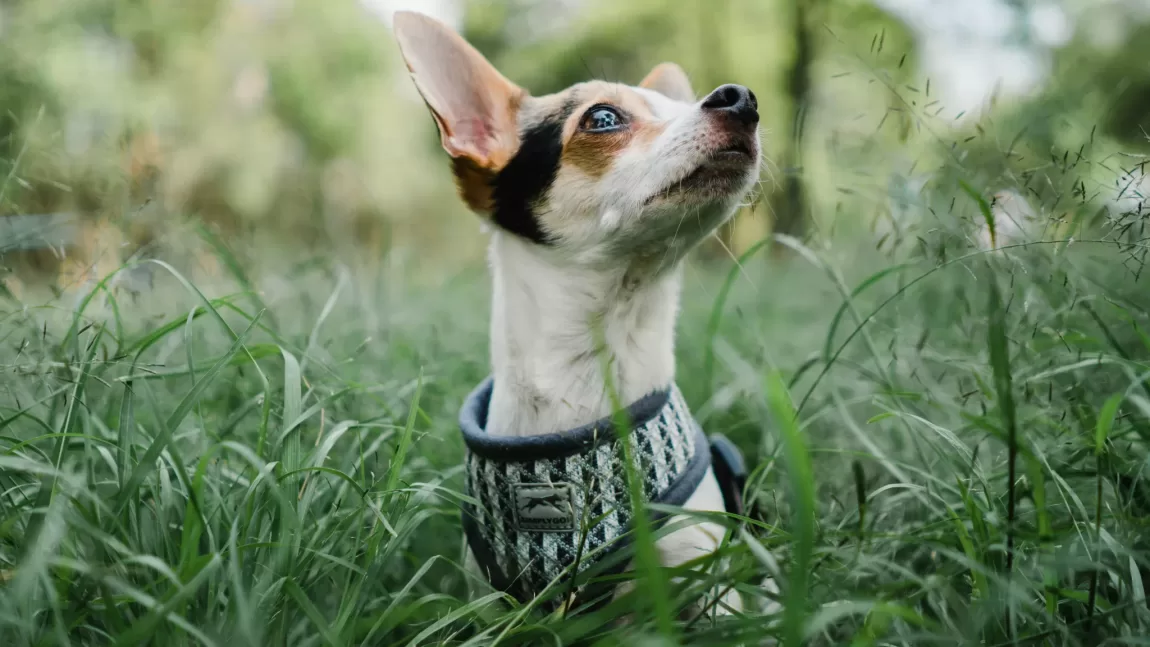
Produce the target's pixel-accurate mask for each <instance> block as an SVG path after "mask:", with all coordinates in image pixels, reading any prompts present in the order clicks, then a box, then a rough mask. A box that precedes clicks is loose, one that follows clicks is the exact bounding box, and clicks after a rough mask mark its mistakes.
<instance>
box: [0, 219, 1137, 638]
mask: <svg viewBox="0 0 1150 647" xmlns="http://www.w3.org/2000/svg"><path fill="white" fill-rule="evenodd" d="M790 244H792V245H795V246H797V247H796V248H797V249H800V250H801V252H802V253H801V254H797V255H795V256H793V257H792V258H791V259H790V260H788V261H782V262H780V261H764V260H761V259H758V260H757V259H756V258H755V257H749V258H747V259H745V260H744V263H743V268H742V272H744V273H745V275H744V278H743V279H741V280H738V281H735V282H734V284H733V285H730V286H729V287H725V286H726V285H727V284H726V281H725V277H724V276H723V275H722V273H716V272H714V271H712V270H709V269H706V268H700V267H693V268H692V269H691V270H690V271H689V273H688V280H687V284H688V294H687V297H686V299H685V302H686V304H687V306H686V308H685V311H684V315H683V321H682V322H681V340H680V346H679V355H680V363H681V368H680V381H681V384H682V387H683V389H684V391H685V392H686V394H687V396H688V399H689V400H690V401H691V403H692V405H693V407H694V408H695V409H696V411H697V412H698V415H699V418H700V420H701V421H702V422H703V424H704V426H705V427H706V428H707V429H708V430H709V431H718V432H723V433H725V434H727V435H728V436H730V437H732V438H734V439H736V440H737V442H739V443H740V444H741V445H742V446H743V448H744V449H745V450H746V452H747V453H748V455H749V457H750V458H751V460H752V463H753V465H754V466H755V471H754V474H753V475H752V479H751V485H750V486H749V489H748V493H747V500H748V501H749V502H750V511H749V513H748V516H747V517H746V518H744V519H729V520H727V523H728V524H729V525H730V526H731V527H732V529H733V530H734V531H735V532H734V534H733V535H732V537H731V541H730V542H729V543H728V544H727V545H726V547H725V548H724V550H723V555H722V556H723V557H724V558H725V559H724V560H722V561H718V560H716V561H715V562H714V563H711V564H709V566H710V567H711V568H709V570H708V571H707V572H708V573H709V575H706V576H704V577H697V576H696V577H690V576H688V577H684V578H676V579H665V580H664V582H665V583H666V584H665V585H664V587H663V588H662V589H661V592H663V593H665V594H666V602H669V603H672V604H674V605H681V604H684V603H685V602H687V601H688V600H690V599H693V598H695V597H697V596H699V595H701V594H703V593H704V592H706V591H707V590H710V589H712V588H713V587H715V586H718V587H720V588H734V589H735V590H738V591H741V592H742V593H743V594H744V597H745V598H746V600H747V610H744V611H742V612H738V613H734V614H729V615H721V614H719V615H716V614H708V615H707V616H706V617H703V618H696V619H693V620H686V619H684V620H675V621H674V622H673V627H669V626H668V625H667V622H668V618H667V615H666V613H667V611H666V609H665V608H659V607H652V605H651V601H652V599H651V598H650V597H649V596H648V595H647V594H646V593H644V592H645V591H646V589H645V588H644V587H642V586H640V587H638V588H637V591H638V593H637V594H636V595H644V596H647V597H635V596H630V597H624V598H623V599H621V600H619V601H617V602H615V603H613V604H612V605H609V606H608V608H606V609H605V610H601V611H597V612H594V613H590V612H581V611H579V610H575V611H572V612H568V613H556V614H554V615H544V614H542V613H541V612H539V611H537V610H535V609H534V608H533V607H530V606H529V607H520V606H519V605H518V604H517V603H514V602H512V601H510V600H508V599H506V598H505V597H504V596H502V595H499V594H497V593H495V592H492V591H490V590H485V588H484V584H483V583H482V582H476V581H473V580H472V579H471V577H470V576H469V575H468V574H466V573H465V572H463V570H462V569H461V567H460V563H461V559H460V558H461V535H460V531H459V521H458V503H459V502H460V500H461V498H462V496H463V495H462V494H461V493H460V491H461V478H460V465H461V458H462V449H461V443H460V440H459V437H458V434H457V431H456V429H455V422H454V421H455V417H456V410H457V407H458V405H459V402H460V401H461V399H462V397H463V395H464V394H465V393H466V392H467V390H468V389H469V388H470V387H472V386H473V385H474V383H475V382H477V381H478V380H479V379H480V378H481V377H482V376H483V375H484V373H485V369H486V345H485V333H486V330H485V326H486V321H487V319H486V316H485V307H486V306H485V298H484V291H483V289H482V286H481V284H480V283H479V282H478V281H476V280H475V279H474V278H470V276H474V275H475V273H472V274H471V275H470V276H461V277H460V278H458V279H456V280H453V281H448V282H447V283H445V284H443V285H441V286H439V288H438V289H434V290H431V289H420V288H417V287H412V288H411V289H409V290H405V291H402V292H400V293H391V294H389V295H387V296H383V297H381V295H379V294H377V293H373V292H376V288H375V287H374V285H376V282H375V281H374V280H372V279H371V277H354V276H352V277H350V278H349V276H348V275H347V274H343V273H339V272H336V271H334V270H331V271H329V270H325V269H322V268H316V267H314V266H313V268H312V269H310V270H306V271H302V272H301V273H300V275H299V276H298V279H297V282H296V283H295V284H294V285H293V286H292V287H291V289H290V290H289V291H287V292H284V293H281V294H279V295H278V296H277V297H276V298H275V299H267V300H266V301H262V300H256V299H253V298H252V295H251V294H250V293H248V292H245V291H240V292H236V293H233V294H222V295H221V296H214V295H213V296H208V295H205V294H203V293H201V292H200V291H199V290H197V288H196V287H195V286H193V285H192V284H190V283H188V282H186V281H184V280H182V278H181V276H180V274H179V272H178V271H177V270H175V268H172V267H171V266H163V267H160V268H159V269H160V275H159V276H158V279H157V280H158V287H157V290H156V292H155V299H154V300H153V302H152V303H150V305H148V307H150V308H152V311H150V314H149V316H143V314H142V311H143V310H144V308H145V306H144V305H132V304H131V303H129V302H127V301H126V300H123V299H120V300H117V298H118V297H117V293H116V292H115V291H114V290H108V291H103V290H96V291H94V292H93V293H92V295H93V296H92V298H91V299H90V300H88V301H87V302H85V303H82V304H81V305H80V306H79V307H80V309H79V310H75V311H70V310H68V309H66V308H65V307H63V306H62V305H59V304H56V305H51V304H49V305H44V306H31V305H29V304H18V303H15V302H14V301H13V300H11V299H9V300H8V301H6V302H5V303H4V306H3V308H4V312H3V318H2V321H0V339H2V340H3V341H2V343H3V348H4V351H3V357H4V361H3V378H2V380H3V381H2V384H0V468H2V470H0V501H2V508H0V580H2V586H3V589H2V594H0V633H2V634H3V642H4V644H13V645H23V644H29V645H31V644H109V643H114V644H145V643H146V644H163V645H168V644H214V645H221V644H244V645H269V644H293V645H295V644H299V645H303V644H309V645H310V644H339V645H343V644H437V643H447V644H491V643H498V644H545V643H546V644H550V643H554V644H569V643H575V642H593V643H597V644H621V643H626V642H633V641H634V640H636V639H639V638H640V637H643V636H652V637H653V636H656V635H664V636H672V635H673V636H677V639H678V640H684V641H688V642H690V643H691V644H704V645H706V644H710V645H734V644H747V643H758V642H759V641H761V640H763V639H766V638H768V637H772V636H773V637H775V638H777V639H779V640H780V641H783V642H785V643H786V644H825V645H840V644H851V645H880V644H916V645H917V644H987V645H998V644H1057V645H1063V644H1065V645H1098V644H1103V643H1104V642H1106V641H1111V643H1112V644H1141V643H1140V641H1144V638H1142V637H1143V636H1145V635H1146V630H1147V621H1148V620H1150V617H1148V611H1147V607H1146V601H1145V579H1144V578H1145V577H1146V573H1147V568H1148V567H1150V564H1148V563H1147V539H1146V538H1147V537H1148V536H1150V534H1148V528H1147V521H1148V520H1150V486H1148V484H1147V483H1146V479H1145V473H1146V471H1147V468H1148V467H1150V466H1148V464H1147V452H1146V446H1147V445H1146V443H1147V440H1148V438H1147V436H1148V434H1150V398H1148V393H1147V387H1146V385H1145V382H1144V380H1145V378H1146V377H1147V375H1148V374H1150V373H1148V371H1147V368H1148V364H1147V361H1146V358H1147V357H1150V338H1148V337H1147V335H1146V334H1145V331H1146V329H1147V326H1148V325H1150V323H1148V322H1147V320H1146V319H1147V302H1146V297H1145V293H1146V291H1145V289H1144V286H1143V281H1142V280H1140V279H1139V278H1137V277H1136V276H1135V275H1134V274H1133V273H1131V272H1130V271H1129V270H1127V269H1126V268H1124V267H1123V266H1122V265H1121V264H1118V263H1115V262H1114V259H1113V256H1114V245H1113V244H1112V243H1111V244H1103V243H1091V242H1088V241H1080V242H1078V243H1076V244H1075V245H1073V246H1071V247H1070V248H1063V247H1059V246H1056V245H1051V244H1018V245H1017V246H1015V247H1013V248H1011V249H1008V250H1005V251H998V252H979V251H969V252H968V253H967V254H965V255H963V256H958V257H955V258H954V259H952V260H949V261H945V262H942V263H938V262H932V261H928V260H919V261H911V262H908V263H906V264H904V265H902V266H900V268H899V269H898V270H897V271H889V270H884V269H883V265H882V263H880V262H879V259H877V258H876V257H874V256H873V255H872V256H870V257H866V256H865V255H864V256H862V257H858V258H855V259H854V260H852V261H849V263H850V264H851V265H852V266H853V267H867V266H873V267H876V268H877V269H875V270H874V272H873V274H872V276H871V277H870V278H866V277H863V278H861V279H860V280H857V281H855V284H854V285H852V284H851V282H850V281H846V280H845V279H844V280H842V281H840V280H838V279H836V278H835V277H841V276H843V272H842V271H841V269H839V268H836V266H835V265H834V261H832V260H831V258H830V256H829V255H820V254H817V253H815V252H813V251H811V250H810V249H808V248H805V247H798V243H795V242H794V241H791V243H790ZM243 280H244V281H247V280H248V279H243ZM251 280H253V281H255V282H258V278H257V279H251ZM238 281H239V280H238V279H237V282H238ZM860 288H861V289H860ZM316 295H322V298H316ZM720 296H721V297H722V300H721V301H720V300H719V297H720ZM265 298H266V297H265ZM113 302H116V304H117V307H116V308H112V307H110V306H111V305H112V303H113ZM157 302H159V303H157ZM367 303H372V304H374V305H373V306H371V307H372V308H375V309H376V310H375V313H376V315H377V316H376V317H374V318H372V317H368V316H365V312H364V308H365V304H367ZM253 304H259V305H260V309H259V310H255V309H254V308H253ZM156 311H160V312H166V313H167V315H166V316H165V317H162V318H157V317H156V316H154V315H155V314H156V313H157V312H156ZM269 311H274V313H275V315H276V316H275V317H274V319H275V320H277V321H279V322H280V323H279V324H278V325H275V326H273V325H271V324H269V322H270V321H272V320H273V317H270V316H269ZM461 312H470V313H473V314H472V315H469V316H467V317H461V316H460V313H461ZM114 314H116V315H118V316H114ZM824 370H825V372H824ZM705 376H710V379H709V380H708V379H705ZM779 376H781V378H780V377H779ZM800 404H801V408H800ZM796 411H797V412H798V413H797V415H796V413H795V412H796ZM643 572H644V571H640V573H643ZM668 575H687V574H686V573H671V574H668ZM766 576H770V577H773V578H774V579H775V581H776V582H777V583H778V585H779V588H780V589H781V595H780V596H779V601H780V602H781V603H782V604H783V609H784V611H783V612H782V613H779V614H770V615H767V614H764V613H762V612H761V611H760V609H762V608H766V607H767V606H768V602H769V601H770V599H771V598H773V597H774V596H773V594H770V593H768V592H767V590H766V589H763V588H761V587H760V586H759V585H758V584H759V582H761V581H762V579H763V578H764V577H766ZM661 579H662V578H661ZM671 582H675V583H674V584H672V583H671ZM655 609H660V611H659V612H658V613H656V612H655ZM624 614H629V615H630V617H631V622H630V623H629V624H627V625H625V626H616V625H612V624H609V620H610V619H613V618H616V617H619V616H621V615H624Z"/></svg>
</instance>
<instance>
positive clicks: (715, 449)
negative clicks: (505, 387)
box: [459, 378, 746, 608]
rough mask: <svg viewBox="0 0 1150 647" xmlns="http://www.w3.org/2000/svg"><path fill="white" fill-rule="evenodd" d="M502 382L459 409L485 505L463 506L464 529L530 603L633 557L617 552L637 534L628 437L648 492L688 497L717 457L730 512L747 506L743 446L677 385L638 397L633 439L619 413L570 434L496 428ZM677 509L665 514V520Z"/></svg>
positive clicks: (473, 495) (490, 565)
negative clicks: (715, 427) (497, 432)
mask: <svg viewBox="0 0 1150 647" xmlns="http://www.w3.org/2000/svg"><path fill="white" fill-rule="evenodd" d="M493 384H494V382H493V380H492V378H488V379H486V380H485V381H484V382H483V383H481V384H480V385H479V386H478V387H477V388H476V389H475V390H474V391H473V392H472V393H471V394H470V395H469V396H468V397H467V400H466V401H465V403H464V405H463V409H462V411H461V412H460V415H459V425H460V428H461V430H462V431H463V440H464V442H465V444H466V445H467V473H466V487H467V490H466V491H467V495H468V497H469V498H470V499H472V500H473V501H475V502H476V503H477V504H478V505H473V504H472V503H470V502H465V503H464V504H463V528H464V532H465V534H466V536H467V543H468V545H469V546H470V547H471V551H472V553H473V554H474V555H475V558H476V560H477V561H478V563H479V566H480V568H481V569H482V570H483V572H484V574H485V575H486V577H487V579H488V581H489V582H491V584H492V585H493V586H494V587H496V588H498V589H500V590H502V591H505V592H507V593H509V594H511V595H513V596H514V597H516V598H517V599H519V600H520V601H521V602H526V601H528V600H530V599H532V598H534V597H535V596H537V595H538V594H539V593H541V592H543V590H544V589H546V588H547V586H548V585H550V584H552V583H553V582H556V581H564V580H569V578H570V577H573V576H579V575H584V574H586V575H598V574H602V572H606V573H612V572H618V571H621V570H622V569H623V567H625V565H626V564H625V562H626V560H625V559H608V558H610V557H612V556H613V555H615V554H616V553H617V552H618V551H620V550H621V549H623V548H625V547H626V546H627V545H628V544H629V541H628V540H629V531H630V529H631V520H632V508H631V501H630V493H629V490H628V487H627V470H626V469H625V463H624V455H625V454H624V452H623V449H624V447H623V445H622V443H627V447H626V449H628V450H629V454H630V458H631V464H632V465H633V467H634V473H635V475H636V476H638V477H639V478H640V480H641V482H642V485H641V489H642V497H643V500H644V501H645V502H651V503H659V504H666V505H676V506H681V505H683V504H684V503H686V501H687V499H688V498H690V496H691V495H692V494H693V493H694V492H695V490H696V489H697V488H698V486H699V484H700V483H701V482H702V480H703V478H704V477H705V476H706V474H707V468H709V467H713V468H714V472H715V476H716V478H717V479H718V481H719V487H720V490H721V491H722V493H723V502H724V506H725V508H726V510H727V511H728V512H733V513H739V514H741V513H742V500H741V495H742V490H743V486H744V485H745V482H746V468H745V467H744V463H743V459H742V455H741V454H740V453H739V451H738V449H737V448H735V446H734V445H733V444H732V443H731V442H730V441H729V440H727V439H726V438H725V437H723V436H721V435H719V434H715V435H713V436H711V438H710V439H708V438H707V437H706V436H705V435H704V434H703V431H702V429H701V428H700V427H699V425H698V423H696V422H695V420H694V418H692V417H691V414H690V411H689V410H688V408H687V405H686V402H685V401H684V400H683V396H682V394H681V393H680V392H679V389H678V388H677V387H675V386H671V387H670V388H668V389H664V390H661V391H657V392H654V393H651V394H650V395H647V396H645V397H643V398H640V399H639V400H638V401H637V402H635V403H633V404H631V406H629V407H628V408H627V420H628V421H629V422H630V428H631V431H630V433H628V434H627V435H626V436H623V437H620V436H619V434H617V433H616V431H615V425H614V424H613V422H612V420H611V419H610V418H605V419H602V420H599V421H596V422H594V423H591V424H589V425H585V426H583V427H579V428H576V429H572V430H569V431H564V432H559V433H553V434H545V435H539V436H522V437H519V436H517V437H506V436H503V437H499V436H491V435H490V434H488V433H487V431H486V423H487V412H488V407H489V405H490V402H491V391H492V386H493ZM666 517H667V515H655V522H656V523H661V522H663V521H665V520H666ZM607 562H612V563H610V564H608V563H607ZM579 579H585V578H582V577H580V578H579ZM575 592H576V594H577V595H576V597H577V598H580V599H583V598H585V597H587V596H588V595H590V594H591V593H592V592H591V591H589V590H588V589H587V588H586V587H585V586H578V587H576V589H575ZM560 597H561V596H554V597H551V596H549V600H550V601H549V602H546V603H545V604H544V606H545V607H549V608H555V607H557V606H558V605H559V603H560V602H561V601H562V600H560V599H559V598H560Z"/></svg>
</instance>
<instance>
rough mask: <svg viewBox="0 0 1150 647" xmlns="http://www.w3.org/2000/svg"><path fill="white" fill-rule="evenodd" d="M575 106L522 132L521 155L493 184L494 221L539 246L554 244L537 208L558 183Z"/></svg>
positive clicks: (501, 172) (516, 156)
mask: <svg viewBox="0 0 1150 647" xmlns="http://www.w3.org/2000/svg"><path fill="white" fill-rule="evenodd" d="M572 109H573V106H564V109H563V110H562V111H561V113H560V114H557V115H552V116H550V117H548V118H547V119H545V120H543V121H542V122H540V123H539V124H537V125H535V126H532V127H531V128H529V129H527V131H526V132H524V133H523V140H522V143H521V144H520V146H519V152H518V153H516V154H515V157H513V158H512V159H511V161H510V162H508V163H507V166H505V167H504V168H503V170H502V171H500V172H499V174H498V175H496V176H495V178H494V179H493V180H492V183H491V185H492V186H491V188H492V192H491V197H492V201H493V203H494V205H495V210H494V213H493V214H492V219H493V220H494V221H495V224H497V225H499V226H500V227H502V228H503V229H505V230H507V231H509V232H511V233H513V234H517V235H519V236H522V237H524V238H526V239H527V240H530V241H532V242H535V243H538V244H540V245H549V244H551V243H552V242H553V241H551V240H550V239H549V238H548V236H547V233H546V232H544V231H543V228H542V227H541V226H540V224H539V218H538V215H537V214H536V213H535V207H536V205H537V204H538V203H539V201H540V199H541V198H542V197H543V196H544V194H546V193H547V190H548V189H549V188H551V184H552V183H553V182H555V174H556V173H558V172H559V158H560V157H561V156H562V154H563V123H564V122H565V121H566V120H567V117H568V115H570V113H571V110H572Z"/></svg>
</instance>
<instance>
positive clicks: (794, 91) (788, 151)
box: [770, 0, 822, 237]
mask: <svg viewBox="0 0 1150 647" xmlns="http://www.w3.org/2000/svg"><path fill="white" fill-rule="evenodd" d="M821 2H822V0H791V5H792V11H791V19H792V29H793V33H794V43H795V56H794V58H793V59H792V61H791V67H790V70H789V71H788V72H787V77H786V78H787V86H786V92H787V95H788V98H789V102H788V105H789V108H788V110H789V114H788V120H787V121H789V122H790V124H791V132H790V135H791V136H790V142H789V143H788V145H787V146H786V148H785V149H784V150H783V151H782V153H781V156H780V158H779V162H778V167H779V171H780V177H779V182H778V184H777V185H776V186H775V191H774V194H773V195H772V196H771V197H770V206H771V213H772V216H773V222H772V227H771V229H772V231H773V232H774V233H778V234H787V235H790V236H795V237H802V235H803V234H804V233H806V229H807V225H808V224H809V223H808V218H809V213H808V205H807V198H806V190H805V187H804V186H803V124H804V123H805V121H806V115H807V109H808V108H809V106H810V98H811V97H810V95H811V68H812V64H813V62H814V58H815V52H814V36H813V34H812V33H811V30H812V26H811V23H812V20H811V15H812V13H813V11H812V10H813V9H816V8H817V7H818V5H819V4H821Z"/></svg>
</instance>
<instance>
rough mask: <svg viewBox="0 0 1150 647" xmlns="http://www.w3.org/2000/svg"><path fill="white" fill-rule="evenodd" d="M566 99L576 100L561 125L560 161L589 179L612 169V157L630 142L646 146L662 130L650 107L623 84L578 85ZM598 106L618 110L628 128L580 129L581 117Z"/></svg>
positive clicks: (597, 83)
mask: <svg viewBox="0 0 1150 647" xmlns="http://www.w3.org/2000/svg"><path fill="white" fill-rule="evenodd" d="M571 94H572V95H573V96H568V97H567V100H568V101H578V107H577V108H576V109H575V110H574V111H573V112H572V114H571V116H570V117H569V118H568V121H567V123H566V124H565V127H564V143H563V158H562V161H563V164H564V165H568V164H569V165H571V166H574V167H575V168H578V169H579V170H581V171H583V172H584V173H586V174H587V175H588V176H590V177H592V178H599V177H602V176H603V175H604V174H606V173H607V171H608V170H610V169H611V165H612V164H613V163H614V161H615V158H616V157H618V156H619V155H620V154H621V153H622V152H623V151H624V150H626V149H627V147H629V146H631V145H633V144H640V145H646V144H648V143H650V142H652V141H654V140H655V138H657V137H658V136H659V133H661V132H663V128H664V125H663V123H662V122H660V121H658V120H656V119H655V116H654V114H653V113H652V112H651V107H650V106H649V105H647V102H646V100H644V99H643V97H642V96H640V95H639V94H638V93H637V92H635V91H634V90H632V89H631V88H628V87H627V86H624V85H617V84H613V83H602V82H592V83H586V84H582V85H580V86H577V87H576V88H574V89H573V90H572V93H571ZM598 105H605V106H611V107H613V108H615V109H617V110H619V111H620V112H621V113H622V114H623V117H624V119H626V120H627V127H626V128H624V129H622V130H619V131H618V132H611V133H590V132H585V131H583V130H581V124H582V121H583V118H584V116H585V114H586V112H587V110H589V109H590V108H592V107H594V106H598Z"/></svg>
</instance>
